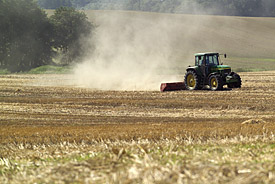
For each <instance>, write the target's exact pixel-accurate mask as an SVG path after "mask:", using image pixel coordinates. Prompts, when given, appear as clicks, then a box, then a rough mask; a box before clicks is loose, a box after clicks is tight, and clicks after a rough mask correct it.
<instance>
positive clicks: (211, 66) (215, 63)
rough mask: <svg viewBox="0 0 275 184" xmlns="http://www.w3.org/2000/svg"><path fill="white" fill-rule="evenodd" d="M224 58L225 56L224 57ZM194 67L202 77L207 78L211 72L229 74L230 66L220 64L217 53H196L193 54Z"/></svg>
mask: <svg viewBox="0 0 275 184" xmlns="http://www.w3.org/2000/svg"><path fill="white" fill-rule="evenodd" d="M224 57H225V58H226V54H225V55H224ZM195 66H197V67H199V68H200V70H201V73H202V75H203V76H205V77H207V76H208V75H209V74H211V73H213V72H218V73H223V74H229V73H230V72H231V68H230V66H226V65H223V64H221V63H220V54H219V53H198V54H195Z"/></svg>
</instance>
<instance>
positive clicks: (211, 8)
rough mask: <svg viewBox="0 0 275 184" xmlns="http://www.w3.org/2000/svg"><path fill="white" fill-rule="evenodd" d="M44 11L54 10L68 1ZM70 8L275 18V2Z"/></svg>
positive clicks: (111, 0) (117, 3)
mask: <svg viewBox="0 0 275 184" xmlns="http://www.w3.org/2000/svg"><path fill="white" fill-rule="evenodd" d="M39 1H41V2H51V3H53V2H54V4H55V5H54V4H52V5H51V6H46V5H42V4H41V6H42V7H43V8H51V9H55V8H58V7H60V4H61V2H63V6H66V3H65V4H64V2H65V0H39ZM68 1H70V3H68ZM66 2H67V4H69V5H68V6H73V7H75V8H80V9H109V10H117V9H119V10H135V11H152V12H164V13H190V14H214V15H230V16H231V15H232V16H233V15H234V16H275V1H274V0H67V1H66Z"/></svg>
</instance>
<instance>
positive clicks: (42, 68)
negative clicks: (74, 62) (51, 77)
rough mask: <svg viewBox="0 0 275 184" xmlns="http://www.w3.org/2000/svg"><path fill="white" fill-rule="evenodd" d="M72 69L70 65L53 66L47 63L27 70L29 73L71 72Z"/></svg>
mask: <svg viewBox="0 0 275 184" xmlns="http://www.w3.org/2000/svg"><path fill="white" fill-rule="evenodd" d="M71 70H72V68H71V67H69V66H52V65H45V66H40V67H37V68H34V69H32V70H30V71H29V72H27V73H28V74H66V73H70V72H71Z"/></svg>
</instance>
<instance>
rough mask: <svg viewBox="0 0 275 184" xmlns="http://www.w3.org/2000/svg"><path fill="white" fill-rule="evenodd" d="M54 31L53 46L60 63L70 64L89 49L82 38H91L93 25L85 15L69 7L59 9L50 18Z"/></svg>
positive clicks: (87, 43)
mask: <svg viewBox="0 0 275 184" xmlns="http://www.w3.org/2000/svg"><path fill="white" fill-rule="evenodd" d="M50 19H51V21H52V23H53V25H54V28H55V31H54V42H53V45H54V47H55V49H56V50H57V52H58V53H59V54H61V56H62V60H61V61H62V63H64V64H70V63H72V62H74V61H77V60H78V59H79V58H81V56H83V55H84V53H85V51H86V50H87V48H86V47H89V42H86V43H85V40H87V39H85V40H84V39H83V38H87V37H89V36H91V33H92V28H93V25H92V23H90V22H89V21H88V18H87V16H86V14H85V13H83V12H80V11H76V10H75V9H74V8H71V7H61V8H58V9H56V10H55V13H54V15H52V16H51V17H50Z"/></svg>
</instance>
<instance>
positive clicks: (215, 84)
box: [209, 75, 223, 91]
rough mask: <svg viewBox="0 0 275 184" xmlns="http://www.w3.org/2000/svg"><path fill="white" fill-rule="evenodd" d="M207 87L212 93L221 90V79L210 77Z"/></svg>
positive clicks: (216, 76) (215, 76)
mask: <svg viewBox="0 0 275 184" xmlns="http://www.w3.org/2000/svg"><path fill="white" fill-rule="evenodd" d="M209 86H210V89H211V90H212V91H217V90H222V89H223V82H222V78H221V77H220V76H218V75H212V76H211V77H210V78H209Z"/></svg>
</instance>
